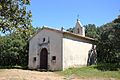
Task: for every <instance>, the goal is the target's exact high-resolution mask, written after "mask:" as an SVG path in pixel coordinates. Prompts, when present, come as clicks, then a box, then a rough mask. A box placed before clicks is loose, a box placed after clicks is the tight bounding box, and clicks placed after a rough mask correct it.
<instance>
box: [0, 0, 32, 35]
mask: <svg viewBox="0 0 120 80" xmlns="http://www.w3.org/2000/svg"><path fill="white" fill-rule="evenodd" d="M29 4H30V0H0V31H1V32H3V33H5V32H7V31H9V32H12V31H15V30H16V29H19V30H26V29H28V28H29V27H30V26H31V19H30V18H31V16H32V14H31V11H27V10H26V6H27V5H29Z"/></svg>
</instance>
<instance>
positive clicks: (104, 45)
mask: <svg viewBox="0 0 120 80" xmlns="http://www.w3.org/2000/svg"><path fill="white" fill-rule="evenodd" d="M119 21H120V18H119V17H118V18H116V19H115V20H113V21H112V22H110V23H107V24H105V25H103V26H101V27H102V33H101V34H100V38H99V42H98V44H97V54H98V63H110V64H117V67H118V66H119V65H120V48H119V47H120V22H119ZM118 68H120V67H118Z"/></svg>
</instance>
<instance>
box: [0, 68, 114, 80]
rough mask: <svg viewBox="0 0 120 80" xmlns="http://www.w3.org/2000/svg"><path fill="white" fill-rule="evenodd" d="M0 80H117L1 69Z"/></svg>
mask: <svg viewBox="0 0 120 80" xmlns="http://www.w3.org/2000/svg"><path fill="white" fill-rule="evenodd" d="M0 80H115V79H103V78H101V79H98V78H96V79H95V78H94V79H79V78H77V77H75V76H74V75H71V76H67V77H65V76H61V75H58V74H56V73H55V72H40V71H31V70H22V69H0Z"/></svg>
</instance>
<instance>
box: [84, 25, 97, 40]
mask: <svg viewBox="0 0 120 80" xmlns="http://www.w3.org/2000/svg"><path fill="white" fill-rule="evenodd" d="M84 27H85V35H86V36H88V37H91V38H94V39H97V38H98V36H99V34H98V29H97V27H96V26H95V24H88V25H84Z"/></svg>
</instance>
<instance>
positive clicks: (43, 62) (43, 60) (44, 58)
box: [40, 48, 48, 69]
mask: <svg viewBox="0 0 120 80" xmlns="http://www.w3.org/2000/svg"><path fill="white" fill-rule="evenodd" d="M47 65H48V51H47V49H46V48H43V49H42V50H41V52H40V69H48V66H47Z"/></svg>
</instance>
